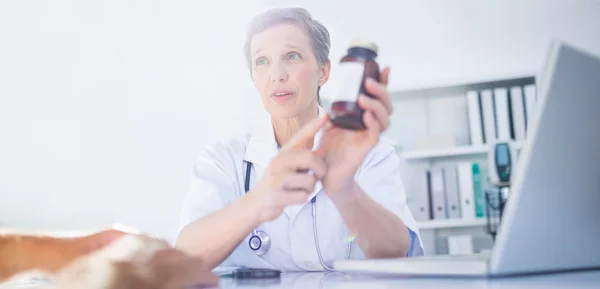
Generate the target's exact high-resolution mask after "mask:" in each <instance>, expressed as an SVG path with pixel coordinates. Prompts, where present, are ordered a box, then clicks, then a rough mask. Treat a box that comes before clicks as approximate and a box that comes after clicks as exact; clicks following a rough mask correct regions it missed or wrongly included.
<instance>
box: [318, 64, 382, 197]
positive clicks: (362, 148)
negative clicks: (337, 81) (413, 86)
mask: <svg viewBox="0 0 600 289" xmlns="http://www.w3.org/2000/svg"><path fill="white" fill-rule="evenodd" d="M389 73H390V69H389V67H386V68H385V69H383V71H382V72H381V78H380V82H377V81H375V80H373V79H367V80H366V82H365V88H366V90H367V91H368V92H369V93H370V94H371V95H372V96H374V97H373V98H370V97H367V96H364V95H362V96H361V97H360V98H359V100H358V105H359V106H360V107H361V108H362V109H363V110H364V114H363V121H364V123H365V125H366V127H367V129H366V130H360V131H353V130H346V129H342V128H339V127H336V126H335V125H333V124H332V123H331V122H330V123H328V124H327V126H326V127H325V131H324V132H323V137H322V138H321V141H320V143H319V148H318V149H317V152H319V154H320V155H322V156H323V157H324V158H325V161H326V163H327V166H328V171H327V174H326V175H325V178H324V180H323V188H324V190H325V192H326V193H327V194H328V195H329V196H330V197H333V196H335V195H337V194H338V193H339V192H340V191H344V188H345V187H348V186H350V185H352V184H353V183H354V174H355V173H356V171H357V170H358V168H359V167H360V165H361V164H362V162H363V161H364V159H365V157H366V156H367V154H368V153H369V151H370V150H371V149H373V148H374V147H375V146H376V145H377V144H378V143H379V137H380V135H381V133H382V132H384V131H385V130H386V129H387V128H388V126H389V117H390V115H391V114H392V111H393V107H392V101H391V99H390V96H389V92H388V90H387V84H388V79H389Z"/></svg>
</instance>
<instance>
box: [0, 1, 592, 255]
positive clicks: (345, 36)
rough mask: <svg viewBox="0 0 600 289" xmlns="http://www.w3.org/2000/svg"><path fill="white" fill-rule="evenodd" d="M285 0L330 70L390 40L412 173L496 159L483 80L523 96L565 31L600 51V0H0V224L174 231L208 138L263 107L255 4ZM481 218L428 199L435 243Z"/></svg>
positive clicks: (386, 59) (479, 236)
mask: <svg viewBox="0 0 600 289" xmlns="http://www.w3.org/2000/svg"><path fill="white" fill-rule="evenodd" d="M275 6H300V7H304V8H306V9H308V11H309V12H311V13H312V15H313V17H314V18H315V19H317V20H319V21H321V22H323V23H324V24H325V26H326V27H327V28H328V29H329V31H330V34H331V41H332V46H331V53H330V58H331V60H332V63H333V68H332V69H333V70H332V73H335V68H336V65H337V63H338V61H339V59H340V58H341V57H342V55H344V54H345V52H346V47H347V45H348V43H349V42H350V40H351V39H352V38H355V37H366V38H368V39H370V40H373V41H375V42H376V43H377V44H378V45H379V47H380V49H379V51H380V53H379V56H378V62H379V63H380V65H382V66H386V65H387V66H390V67H391V68H392V71H391V79H390V86H389V87H390V90H391V91H392V93H393V95H394V97H395V101H394V105H395V107H396V108H397V110H396V111H395V114H394V116H393V120H392V127H391V128H390V130H389V131H388V132H386V135H387V136H388V137H389V138H390V139H391V140H392V141H393V143H394V145H396V146H397V148H398V153H399V155H400V156H401V157H402V158H403V159H404V160H406V167H404V168H403V174H404V176H406V179H409V177H408V176H411V175H413V174H415V172H416V169H415V167H419V166H421V167H426V168H427V169H431V168H432V167H436V166H438V165H440V164H444V165H446V164H452V163H454V162H456V161H460V162H476V161H481V162H482V164H483V163H484V162H485V147H484V146H482V145H483V143H475V142H474V141H473V139H472V137H473V135H472V133H471V132H470V131H469V125H470V123H469V120H468V119H467V117H466V116H467V114H468V102H467V100H466V97H465V92H467V91H471V90H472V88H473V86H472V84H480V86H477V87H478V89H479V88H481V89H484V88H489V89H490V90H492V91H494V92H495V89H497V88H498V86H497V85H496V84H498V83H500V84H502V85H503V87H505V89H507V90H508V91H510V89H511V88H512V87H519V89H520V91H522V92H523V95H525V92H526V88H525V87H527V86H529V88H532V87H533V88H535V83H536V79H537V78H535V77H537V76H538V74H539V73H540V72H541V69H542V68H543V64H544V60H545V57H546V52H547V49H548V46H549V44H550V43H551V41H552V40H554V39H561V40H565V41H567V42H569V43H572V44H574V45H576V46H578V47H581V48H583V49H586V50H587V51H590V52H593V53H596V54H600V30H599V29H600V17H598V15H600V1H597V0H575V1H573V0H571V1H568V0H527V1H523V0H521V1H517V0H505V1H477V0H438V1H434V0H420V1H404V0H403V1H399V0H396V1H391V0H390V1H381V0H370V1H341V0H335V1H316V0H315V1H312V0H311V1H306V0H305V1H284V0H281V1H275V0H263V1H191V0H189V1H164V0H154V1H147V0H144V1H141V0H139V1H128V0H119V1H116V0H114V1H113V0H110V1H74V0H54V1H34V0H24V1H0V227H11V228H24V229H32V230H83V229H86V230H87V229H90V228H97V227H103V226H108V225H110V224H112V223H116V222H118V223H123V224H126V225H129V226H133V227H136V228H138V229H139V230H141V231H143V232H146V233H148V234H150V235H153V236H156V237H160V238H165V239H167V240H169V241H170V242H172V241H173V240H174V238H175V234H176V232H177V231H176V230H177V227H178V224H177V223H178V217H179V210H180V208H181V205H182V201H183V197H184V195H185V194H186V193H187V191H188V189H189V174H190V169H191V166H192V165H193V163H194V161H195V159H196V157H197V156H198V154H199V152H200V151H201V150H202V148H203V147H204V146H205V145H207V144H209V143H211V142H214V141H217V140H219V139H222V138H227V137H230V136H235V135H237V134H240V133H244V132H246V131H248V130H249V129H251V127H252V125H254V124H256V123H257V122H260V121H261V119H264V118H266V114H265V112H264V110H263V109H262V106H261V103H260V100H259V97H258V95H257V93H256V92H255V90H254V87H253V85H252V82H251V80H250V77H249V73H248V71H247V69H246V63H245V62H244V58H243V54H242V45H243V41H244V32H245V25H246V23H247V22H248V21H249V19H250V17H252V15H254V14H255V13H258V12H260V11H263V10H264V9H266V8H269V7H275ZM492 84H493V85H496V86H489V87H485V85H492ZM327 89H328V86H327V85H326V86H325V87H324V88H323V93H324V95H327V93H328V90H327ZM480 95H483V94H480ZM511 97H512V94H511ZM523 97H525V96H523ZM523 99H525V98H523ZM524 101H525V102H526V100H524ZM510 127H511V136H512V138H514V139H515V140H516V138H517V137H516V136H515V133H514V131H515V127H516V125H515V124H514V120H511V125H510ZM432 140H433V141H432ZM432 142H433V143H435V144H437V145H438V146H437V147H432V146H431V145H428V144H431V143H432ZM440 144H443V145H440ZM465 148H466V150H465ZM482 148H483V149H482ZM415 163H416V166H415V165H414V164H415ZM419 175H420V176H422V174H420V173H419ZM406 186H407V193H408V194H409V200H410V201H411V202H412V206H414V207H415V210H419V209H418V206H419V204H417V202H420V201H422V200H421V199H420V198H419V196H416V195H415V194H417V193H416V192H417V191H418V190H417V189H413V188H414V187H415V186H417V185H416V184H411V183H409V182H407V184H406ZM426 193H427V192H425V194H426ZM430 199H431V198H430ZM429 202H430V201H429ZM423 204H426V203H423ZM428 206H429V205H428ZM430 207H431V206H430ZM442 219H443V220H442ZM464 219H468V220H469V221H464ZM485 219H486V218H485V216H484V215H480V216H469V217H468V218H466V217H465V216H463V215H460V214H459V215H458V217H457V218H455V219H454V220H452V217H451V216H450V214H449V213H447V214H445V216H444V217H440V218H437V217H436V216H433V213H425V214H424V215H423V217H422V218H421V219H419V222H420V224H421V225H422V226H421V227H422V228H421V233H422V234H423V235H424V238H425V239H426V240H427V241H426V242H427V244H426V247H427V251H428V253H430V254H440V253H451V252H450V251H449V250H450V249H449V248H450V247H451V246H450V245H448V244H449V241H448V240H449V239H448V238H449V236H459V237H461V238H462V237H464V236H471V237H472V239H471V241H466V243H465V242H463V241H461V242H462V243H461V244H463V245H461V246H462V247H461V248H464V244H467V245H466V246H467V247H469V245H468V244H471V245H472V247H469V248H471V250H479V249H478V246H479V247H481V248H485V247H486V246H488V245H489V240H490V239H489V237H488V235H489V234H487V232H486V228H485V227H486V226H485V222H484V220H485ZM471 237H469V238H471ZM461 240H462V239H461ZM455 241H456V240H455ZM461 250H462V249H461Z"/></svg>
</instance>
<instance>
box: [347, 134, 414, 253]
mask: <svg viewBox="0 0 600 289" xmlns="http://www.w3.org/2000/svg"><path fill="white" fill-rule="evenodd" d="M370 155H371V156H370V157H368V158H367V161H366V162H365V164H364V165H363V168H362V169H361V171H360V172H359V174H358V177H357V182H358V184H359V186H360V187H361V188H362V189H363V190H364V191H365V192H366V193H367V194H368V195H369V196H370V197H371V198H373V199H374V200H375V201H376V202H378V203H379V204H381V205H382V206H383V207H384V208H386V209H388V210H390V211H391V212H393V213H394V214H396V215H397V216H398V217H399V218H400V219H402V221H403V222H404V225H405V226H406V227H407V228H406V229H408V233H409V235H410V239H411V245H410V247H409V250H408V254H407V256H421V255H423V252H424V251H423V243H422V241H421V237H420V234H419V228H418V227H417V223H416V221H415V219H414V217H413V215H412V213H411V212H410V210H409V208H408V205H407V203H406V192H405V191H404V184H403V182H402V179H401V176H400V158H399V157H398V156H397V155H396V152H395V149H394V148H393V147H392V146H390V145H389V144H385V143H380V144H378V145H377V147H376V148H375V149H373V150H372V152H371V153H370ZM399 229H401V228H399ZM352 249H353V251H355V252H356V253H354V254H352V256H353V258H359V259H362V258H364V254H363V252H362V251H361V250H360V248H359V247H358V246H357V245H355V246H353V248H352Z"/></svg>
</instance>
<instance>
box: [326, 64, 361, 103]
mask: <svg viewBox="0 0 600 289" xmlns="http://www.w3.org/2000/svg"><path fill="white" fill-rule="evenodd" d="M332 72H333V73H335V74H336V75H335V80H336V83H335V86H336V89H335V90H333V94H332V97H331V102H332V103H334V102H336V101H348V102H356V101H358V97H359V93H360V86H361V85H362V79H363V74H364V72H365V64H364V63H362V62H342V63H340V65H339V67H338V70H337V72H336V71H332Z"/></svg>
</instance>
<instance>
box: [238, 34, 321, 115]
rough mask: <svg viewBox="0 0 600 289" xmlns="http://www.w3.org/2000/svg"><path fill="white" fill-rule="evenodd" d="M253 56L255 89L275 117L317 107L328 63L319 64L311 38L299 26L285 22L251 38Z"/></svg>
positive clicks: (251, 53) (295, 113) (251, 54)
mask: <svg viewBox="0 0 600 289" xmlns="http://www.w3.org/2000/svg"><path fill="white" fill-rule="evenodd" d="M250 56H251V60H252V78H253V81H254V86H255V87H256V89H257V90H258V92H259V93H260V96H261V99H262V103H263V106H264V107H265V109H266V110H267V112H269V113H270V114H271V115H272V116H274V117H280V118H288V117H295V116H298V115H299V114H301V113H303V112H304V111H307V110H308V109H311V108H314V107H315V105H316V103H317V88H318V87H319V86H321V85H323V84H325V82H326V81H327V77H328V76H329V75H328V72H329V70H328V68H329V64H328V65H326V66H323V67H321V66H320V65H319V64H318V63H317V60H316V57H315V54H314V52H313V48H312V42H311V39H310V38H309V37H308V35H307V34H306V33H305V32H304V31H303V30H302V29H301V28H300V27H298V26H297V25H295V24H292V23H289V24H287V23H284V24H280V25H278V26H274V27H271V28H267V29H266V30H265V31H263V32H262V33H259V34H257V35H255V36H254V37H253V38H252V41H251V43H250Z"/></svg>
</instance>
